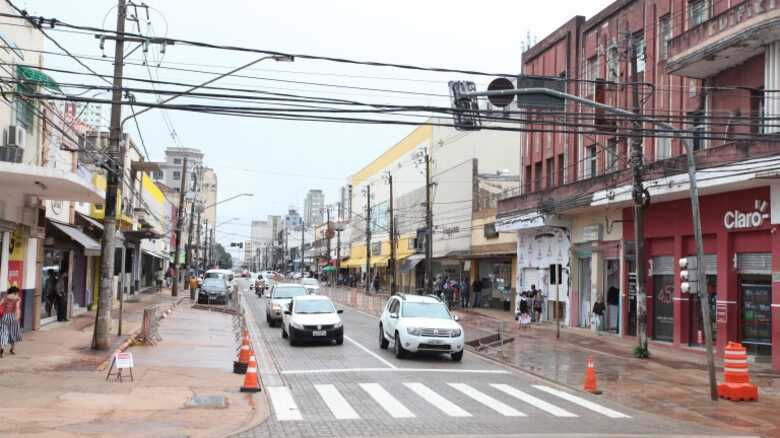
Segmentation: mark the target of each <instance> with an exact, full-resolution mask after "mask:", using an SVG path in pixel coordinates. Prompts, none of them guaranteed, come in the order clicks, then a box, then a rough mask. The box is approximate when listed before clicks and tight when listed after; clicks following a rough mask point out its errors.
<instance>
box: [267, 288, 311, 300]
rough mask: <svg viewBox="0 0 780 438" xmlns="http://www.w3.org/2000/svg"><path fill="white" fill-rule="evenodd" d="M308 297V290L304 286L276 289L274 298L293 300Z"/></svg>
mask: <svg viewBox="0 0 780 438" xmlns="http://www.w3.org/2000/svg"><path fill="white" fill-rule="evenodd" d="M301 295H306V288H305V287H303V286H286V287H277V288H276V289H274V295H273V297H272V298H292V297H299V296H301Z"/></svg>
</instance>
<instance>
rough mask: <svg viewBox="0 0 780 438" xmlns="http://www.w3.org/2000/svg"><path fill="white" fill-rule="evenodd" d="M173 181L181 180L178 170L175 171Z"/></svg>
mask: <svg viewBox="0 0 780 438" xmlns="http://www.w3.org/2000/svg"><path fill="white" fill-rule="evenodd" d="M173 179H175V180H177V181H178V180H180V179H181V172H180V171H178V170H174V171H173Z"/></svg>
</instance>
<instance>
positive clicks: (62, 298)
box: [55, 272, 68, 321]
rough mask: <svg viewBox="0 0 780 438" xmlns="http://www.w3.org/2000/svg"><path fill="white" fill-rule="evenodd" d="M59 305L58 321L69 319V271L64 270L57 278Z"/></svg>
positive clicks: (56, 290)
mask: <svg viewBox="0 0 780 438" xmlns="http://www.w3.org/2000/svg"><path fill="white" fill-rule="evenodd" d="M55 293H56V302H55V305H56V307H57V321H67V320H68V273H67V272H63V273H62V274H60V277H59V278H58V279H57V285H56V286H55Z"/></svg>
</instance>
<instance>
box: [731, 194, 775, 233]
mask: <svg viewBox="0 0 780 438" xmlns="http://www.w3.org/2000/svg"><path fill="white" fill-rule="evenodd" d="M767 219H769V203H768V202H766V201H761V200H758V199H757V200H756V202H755V209H754V210H753V211H749V212H744V211H739V210H731V211H727V212H726V214H724V215H723V226H725V227H726V229H727V230H739V229H743V228H758V227H760V226H761V225H763V224H764V221H766V220H767Z"/></svg>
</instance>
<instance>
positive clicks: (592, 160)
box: [585, 144, 598, 178]
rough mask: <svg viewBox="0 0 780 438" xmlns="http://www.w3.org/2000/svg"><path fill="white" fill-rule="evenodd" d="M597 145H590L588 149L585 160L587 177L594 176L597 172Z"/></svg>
mask: <svg viewBox="0 0 780 438" xmlns="http://www.w3.org/2000/svg"><path fill="white" fill-rule="evenodd" d="M597 156H598V155H597V153H596V145H595V144H594V145H590V146H588V149H587V158H586V161H585V177H586V178H593V177H594V176H596V174H597V172H596V171H597V167H596V165H597V163H596V157H597Z"/></svg>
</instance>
